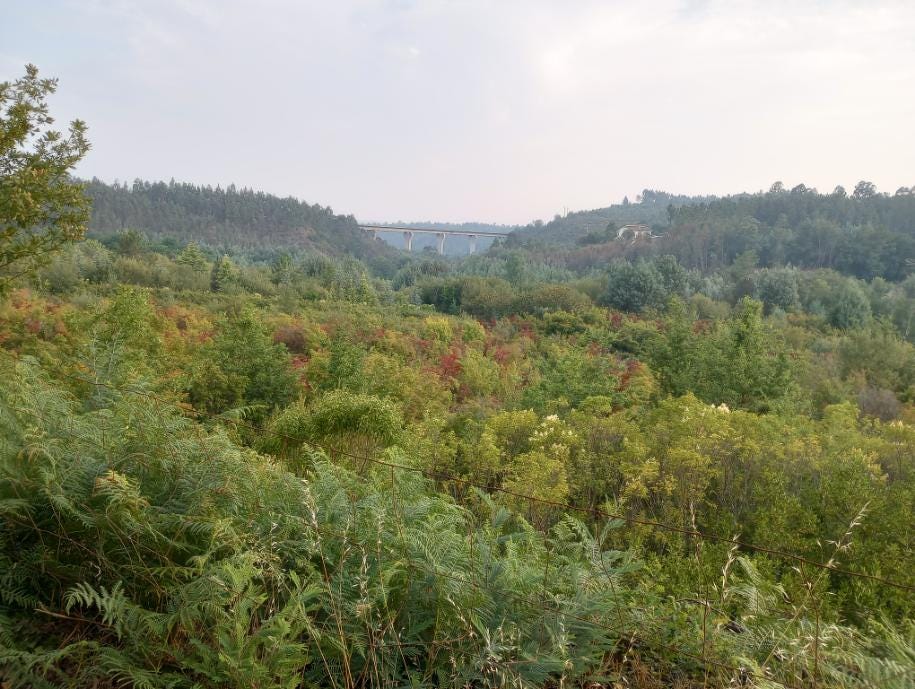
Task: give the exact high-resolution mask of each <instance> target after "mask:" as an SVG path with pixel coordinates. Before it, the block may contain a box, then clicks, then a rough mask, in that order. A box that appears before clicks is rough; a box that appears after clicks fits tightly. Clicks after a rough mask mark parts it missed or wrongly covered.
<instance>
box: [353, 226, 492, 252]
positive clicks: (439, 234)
mask: <svg viewBox="0 0 915 689" xmlns="http://www.w3.org/2000/svg"><path fill="white" fill-rule="evenodd" d="M359 227H361V228H362V229H363V230H365V231H366V232H371V233H372V237H373V238H374V239H378V233H379V232H403V238H404V242H406V245H407V251H412V250H413V235H417V234H434V235H435V236H436V238H437V239H438V245H437V248H438V252H439V253H440V254H444V253H445V237H468V238H469V239H470V253H474V252H475V251H476V250H477V237H500V238H505V237H507V236H508V233H507V232H476V231H474V230H435V229H427V228H422V227H392V226H390V225H360V226H359Z"/></svg>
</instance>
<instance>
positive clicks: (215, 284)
mask: <svg viewBox="0 0 915 689" xmlns="http://www.w3.org/2000/svg"><path fill="white" fill-rule="evenodd" d="M237 280H238V269H237V268H236V267H235V264H234V263H232V259H231V258H229V257H228V256H225V255H223V256H222V258H220V259H219V260H218V261H216V263H214V264H213V270H212V271H211V272H210V289H211V290H213V291H214V292H225V291H226V290H227V289H229V287H231V286H232V285H234V284H235V283H236V282H237Z"/></svg>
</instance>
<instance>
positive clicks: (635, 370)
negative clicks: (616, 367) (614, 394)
mask: <svg viewBox="0 0 915 689" xmlns="http://www.w3.org/2000/svg"><path fill="white" fill-rule="evenodd" d="M641 370H642V363H641V362H640V361H638V360H637V359H627V360H626V368H625V370H624V371H623V374H622V375H621V376H620V381H619V387H618V388H617V389H618V390H619V391H620V392H622V391H623V390H625V389H626V388H628V387H629V381H630V380H631V379H632V377H633V376H634V375H637V374H639V373H640V372H641Z"/></svg>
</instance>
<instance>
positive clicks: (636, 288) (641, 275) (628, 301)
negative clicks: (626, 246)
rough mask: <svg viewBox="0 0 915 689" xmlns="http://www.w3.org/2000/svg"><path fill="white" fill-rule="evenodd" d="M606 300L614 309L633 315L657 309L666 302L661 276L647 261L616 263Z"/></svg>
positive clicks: (612, 268) (613, 267)
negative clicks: (629, 312) (649, 309)
mask: <svg viewBox="0 0 915 689" xmlns="http://www.w3.org/2000/svg"><path fill="white" fill-rule="evenodd" d="M605 300H606V302H607V304H609V305H610V306H613V307H614V308H617V309H620V310H621V311H631V312H633V313H639V312H641V311H644V310H645V309H648V308H657V307H659V306H661V305H662V304H663V300H664V285H663V284H662V280H661V276H660V275H659V274H658V271H657V270H655V268H654V267H653V266H652V265H651V264H650V263H648V262H647V261H639V262H638V263H634V264H633V263H628V262H621V263H615V264H614V265H613V266H612V267H611V268H610V274H609V277H608V280H607V291H606V294H605Z"/></svg>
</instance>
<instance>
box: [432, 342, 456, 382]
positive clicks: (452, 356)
mask: <svg viewBox="0 0 915 689" xmlns="http://www.w3.org/2000/svg"><path fill="white" fill-rule="evenodd" d="M461 370H462V367H461V358H460V353H459V352H458V351H457V350H456V349H451V351H449V352H448V353H447V354H443V355H442V356H441V358H440V359H439V361H438V368H437V369H436V373H437V374H438V375H439V376H441V377H442V378H452V379H454V378H457V377H458V376H459V375H460V374H461Z"/></svg>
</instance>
